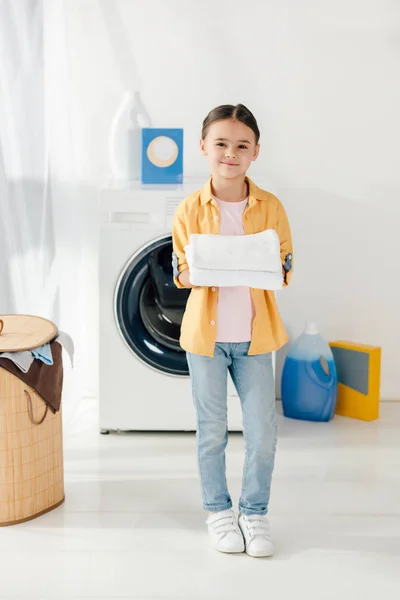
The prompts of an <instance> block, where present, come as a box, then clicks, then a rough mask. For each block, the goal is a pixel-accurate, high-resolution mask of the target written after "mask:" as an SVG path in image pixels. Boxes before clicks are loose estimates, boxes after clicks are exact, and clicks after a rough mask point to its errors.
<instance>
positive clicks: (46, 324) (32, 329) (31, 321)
mask: <svg viewBox="0 0 400 600" xmlns="http://www.w3.org/2000/svg"><path fill="white" fill-rule="evenodd" d="M57 333H58V329H57V327H56V326H55V325H54V323H52V322H51V321H48V320H47V319H43V318H42V317H35V316H33V315H0V352H23V351H25V350H32V349H33V348H37V347H38V346H43V345H44V344H47V343H48V342H50V341H51V340H53V339H54V338H55V337H56V336H57Z"/></svg>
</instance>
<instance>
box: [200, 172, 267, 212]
mask: <svg viewBox="0 0 400 600" xmlns="http://www.w3.org/2000/svg"><path fill="white" fill-rule="evenodd" d="M211 179H212V178H211V177H210V179H209V180H208V181H207V183H206V184H205V185H204V186H203V187H202V188H201V192H200V202H201V204H202V205H204V204H207V202H211V200H212V199H213V195H212V190H211ZM245 181H246V183H247V184H248V186H249V205H250V206H254V204H255V203H256V202H257V200H266V199H267V198H268V195H269V194H268V192H265V191H264V190H262V189H261V188H259V187H258V186H257V185H256V184H255V183H253V181H252V180H251V179H250V178H249V177H246V178H245Z"/></svg>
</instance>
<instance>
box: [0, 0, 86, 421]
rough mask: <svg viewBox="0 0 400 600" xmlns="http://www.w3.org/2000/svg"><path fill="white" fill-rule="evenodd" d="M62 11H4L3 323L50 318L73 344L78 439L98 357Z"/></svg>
mask: <svg viewBox="0 0 400 600" xmlns="http://www.w3.org/2000/svg"><path fill="white" fill-rule="evenodd" d="M65 4H67V3H64V2H63V1H62V0H28V1H18V2H15V0H1V1H0V98H1V102H0V313H23V314H36V315H40V316H42V317H46V318H49V319H50V320H52V321H53V322H55V323H56V325H57V326H58V328H59V329H60V330H63V331H66V332H67V333H69V334H70V335H71V336H72V338H73V339H74V342H75V346H76V356H75V364H76V366H75V368H74V370H71V368H70V365H69V361H68V359H67V357H66V355H65V354H64V368H65V378H64V397H63V411H64V424H65V427H66V428H71V429H73V428H76V427H78V426H79V423H78V421H79V418H80V415H81V413H82V411H84V405H83V404H84V403H82V398H83V397H85V396H87V395H90V394H92V393H95V391H96V381H95V376H96V373H95V371H94V370H93V368H92V369H91V372H90V373H89V372H88V365H89V364H91V365H93V364H95V362H94V361H91V362H90V361H89V360H88V358H87V356H88V353H89V354H90V351H91V348H92V349H93V352H96V350H95V347H96V346H95V340H93V339H90V338H91V337H92V338H93V337H95V333H94V331H93V326H92V332H91V331H90V327H89V328H88V323H87V312H88V310H87V309H88V306H87V303H88V301H93V302H94V303H95V301H96V300H95V295H94V293H93V286H92V283H93V282H92V279H93V273H94V270H95V266H94V264H92V265H91V267H90V268H89V273H88V272H86V271H85V267H87V265H88V257H87V247H88V246H87V240H88V239H90V240H91V244H92V246H91V247H92V248H93V247H94V244H93V239H94V238H93V236H94V231H95V227H92V228H91V224H92V225H94V224H93V219H87V217H86V215H87V214H88V209H87V204H85V203H82V202H81V200H82V186H81V185H78V176H77V166H76V164H75V161H74V156H75V144H76V139H74V127H73V124H72V121H71V120H72V110H71V102H72V94H71V89H70V86H69V75H70V73H69V60H68V52H69V48H68V43H67V39H66V23H67V22H66V15H65ZM75 137H76V136H75ZM88 282H90V285H89V283H88ZM88 295H89V296H90V300H88ZM92 325H93V324H92ZM91 334H92V335H91Z"/></svg>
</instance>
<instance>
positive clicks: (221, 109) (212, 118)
mask: <svg viewBox="0 0 400 600" xmlns="http://www.w3.org/2000/svg"><path fill="white" fill-rule="evenodd" d="M225 119H236V120H237V121H240V122H241V123H244V124H245V125H247V127H250V129H251V130H252V131H254V135H255V136H256V144H258V142H259V139H260V130H259V129H258V125H257V121H256V119H255V117H254V115H253V113H251V112H250V111H249V109H248V108H246V106H244V105H243V104H237V105H236V106H233V104H222V105H221V106H217V107H216V108H213V109H212V110H211V111H210V112H209V113H208V115H207V116H206V118H205V119H204V121H203V129H202V131H201V137H202V139H203V140H204V138H205V137H206V135H207V133H208V130H209V128H210V126H211V125H212V124H213V123H216V122H217V121H223V120H225Z"/></svg>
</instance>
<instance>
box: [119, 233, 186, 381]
mask: <svg viewBox="0 0 400 600" xmlns="http://www.w3.org/2000/svg"><path fill="white" fill-rule="evenodd" d="M189 293H190V290H180V289H178V288H177V287H176V286H175V284H174V281H173V272H172V238H171V236H170V235H167V236H163V237H162V238H159V239H156V240H153V241H152V242H149V244H147V245H146V246H144V247H143V248H141V249H140V250H139V251H138V252H136V253H135V254H134V255H133V256H132V258H131V259H130V260H129V261H128V263H127V264H126V265H125V267H124V269H123V271H122V273H121V275H120V278H119V280H118V283H117V287H116V290H115V298H114V308H115V318H116V321H117V326H118V329H119V331H120V333H121V335H122V337H123V339H124V341H125V342H126V344H127V345H128V347H129V348H130V350H131V351H132V352H134V354H135V355H136V356H137V357H138V358H140V359H141V360H142V361H143V362H145V363H146V364H147V365H149V366H150V367H153V368H154V369H157V370H158V371H161V372H162V373H168V374H169V375H177V376H187V375H188V374H189V370H188V366H187V362H186V353H185V351H184V350H182V348H181V347H180V345H179V336H180V329H181V323H182V317H183V313H184V311H185V307H186V301H187V298H188V296H189Z"/></svg>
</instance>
